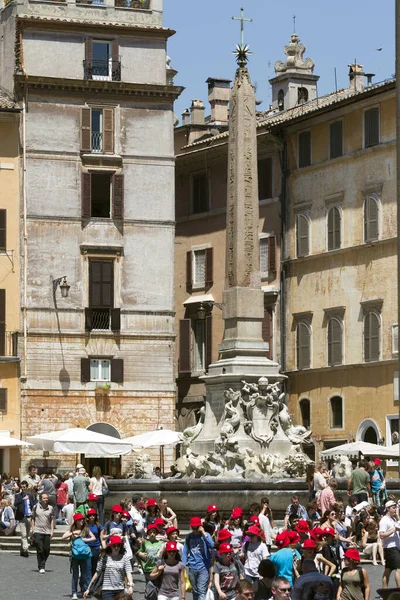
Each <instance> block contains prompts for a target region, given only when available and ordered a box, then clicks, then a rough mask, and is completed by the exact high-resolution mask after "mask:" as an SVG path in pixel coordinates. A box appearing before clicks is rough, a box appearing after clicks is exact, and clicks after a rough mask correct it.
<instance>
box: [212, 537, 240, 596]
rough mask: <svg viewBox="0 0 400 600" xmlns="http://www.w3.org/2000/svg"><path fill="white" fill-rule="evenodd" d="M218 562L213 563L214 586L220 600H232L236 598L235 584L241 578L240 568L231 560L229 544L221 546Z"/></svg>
mask: <svg viewBox="0 0 400 600" xmlns="http://www.w3.org/2000/svg"><path fill="white" fill-rule="evenodd" d="M218 556H219V560H218V561H216V562H215V563H214V566H213V573H214V585H215V589H216V591H217V594H218V597H219V598H220V600H233V598H235V596H236V591H235V588H236V584H237V582H238V581H239V578H240V579H242V578H243V574H242V572H241V571H240V567H239V565H238V563H237V562H236V561H234V560H233V548H232V546H231V545H230V544H221V545H220V547H219V550H218Z"/></svg>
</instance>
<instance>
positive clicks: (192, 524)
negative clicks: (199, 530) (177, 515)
mask: <svg viewBox="0 0 400 600" xmlns="http://www.w3.org/2000/svg"><path fill="white" fill-rule="evenodd" d="M189 527H201V519H200V517H192V518H191V519H190V522H189Z"/></svg>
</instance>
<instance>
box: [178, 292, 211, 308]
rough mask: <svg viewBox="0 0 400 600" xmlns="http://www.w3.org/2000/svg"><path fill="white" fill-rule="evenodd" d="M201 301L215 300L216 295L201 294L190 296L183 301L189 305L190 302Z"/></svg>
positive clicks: (184, 304)
mask: <svg viewBox="0 0 400 600" xmlns="http://www.w3.org/2000/svg"><path fill="white" fill-rule="evenodd" d="M201 302H214V297H213V295H212V294H201V295H200V296H189V298H188V299H187V300H185V302H184V303H183V306H187V305H188V304H201Z"/></svg>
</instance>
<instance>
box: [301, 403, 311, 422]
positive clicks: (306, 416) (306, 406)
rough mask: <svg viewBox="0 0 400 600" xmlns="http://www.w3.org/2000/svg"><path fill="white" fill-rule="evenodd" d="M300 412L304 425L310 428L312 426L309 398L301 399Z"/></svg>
mask: <svg viewBox="0 0 400 600" xmlns="http://www.w3.org/2000/svg"><path fill="white" fill-rule="evenodd" d="M300 414H301V422H302V425H303V427H305V428H306V429H309V427H310V426H311V402H310V401H309V399H308V398H302V399H301V400H300Z"/></svg>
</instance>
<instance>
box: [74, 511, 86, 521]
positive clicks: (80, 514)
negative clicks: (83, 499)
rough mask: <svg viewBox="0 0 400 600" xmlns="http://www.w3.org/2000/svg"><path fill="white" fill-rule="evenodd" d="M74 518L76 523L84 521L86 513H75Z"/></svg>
mask: <svg viewBox="0 0 400 600" xmlns="http://www.w3.org/2000/svg"><path fill="white" fill-rule="evenodd" d="M72 518H73V520H74V523H76V522H77V521H81V520H82V521H84V520H85V515H83V514H82V513H75V514H74V515H73V517H72Z"/></svg>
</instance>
